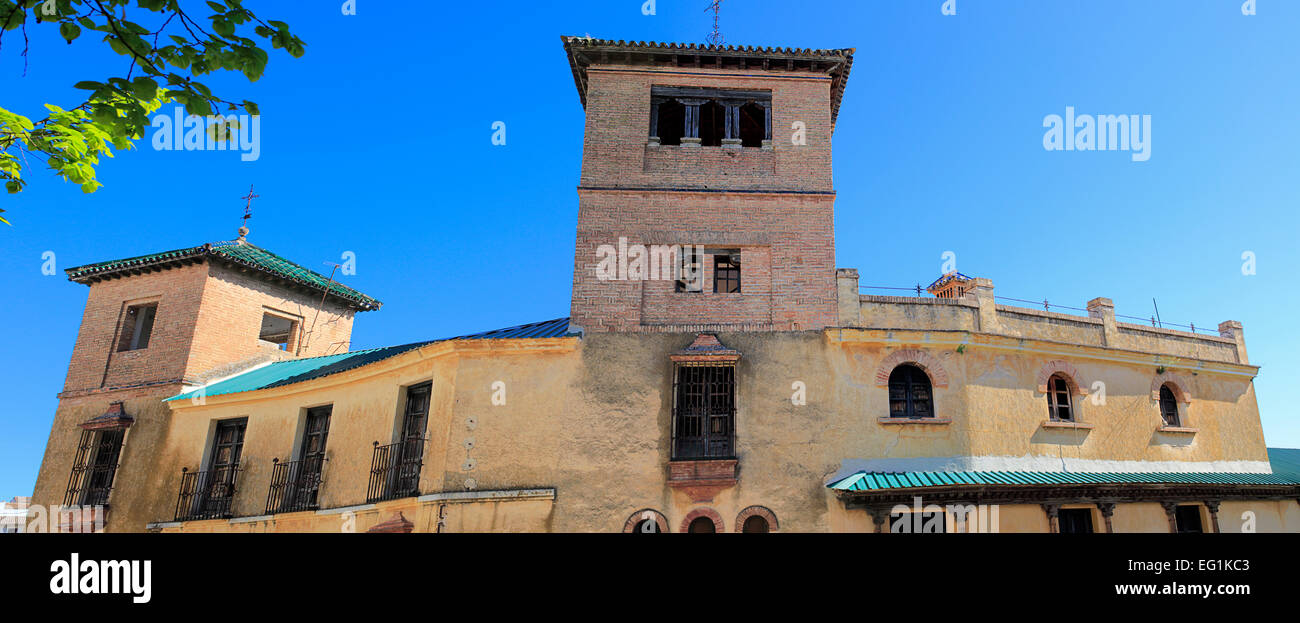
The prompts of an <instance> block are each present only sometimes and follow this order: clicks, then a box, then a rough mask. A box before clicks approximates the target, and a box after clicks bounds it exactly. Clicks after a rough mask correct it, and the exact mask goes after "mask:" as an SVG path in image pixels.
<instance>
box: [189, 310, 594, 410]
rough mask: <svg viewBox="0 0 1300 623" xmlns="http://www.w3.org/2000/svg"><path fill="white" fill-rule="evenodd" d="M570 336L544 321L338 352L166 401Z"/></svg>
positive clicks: (565, 327)
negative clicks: (409, 355)
mask: <svg viewBox="0 0 1300 623" xmlns="http://www.w3.org/2000/svg"><path fill="white" fill-rule="evenodd" d="M571 335H573V334H571V333H569V319H568V318H557V319H555V320H547V321H545V322H534V323H532V324H525V325H519V326H517V327H507V328H505V329H494V330H492V331H484V332H482V333H472V334H470V335H461V336H457V337H451V338H445V339H441V340H429V341H426V342H414V343H411V344H403V345H401V346H386V347H383V348H371V349H368V350H358V351H353V352H349V353H339V354H337V355H325V356H322V357H308V358H304V359H290V360H288V361H277V362H275V363H272V364H270V365H267V366H263V367H261V368H257V369H255V370H249V371H248V372H245V373H243V374H240V375H237V376H232V377H230V378H228V379H225V380H222V381H219V382H216V383H213V384H212V385H208V386H206V387H202V388H199V389H196V390H194V391H192V392H186V393H183V394H179V395H176V396H172V397H171V398H168V399H167V400H183V399H187V398H195V397H198V396H204V397H209V396H222V395H225V394H238V393H241V392H251V391H255V390H259V389H269V388H272V387H283V386H285V385H292V384H294V383H302V382H304V381H310V380H312V379H318V378H321V377H323V376H329V375H331V374H338V373H340V372H344V371H347V370H352V369H355V368H360V367H361V366H365V365H369V364H372V363H375V362H378V361H383V360H384V359H388V358H389V357H394V356H396V355H400V354H402V353H404V352H406V351H409V350H414V349H416V348H419V347H421V346H425V345H427V344H433V343H434V342H447V341H451V340H506V339H526V338H548V337H568V336H571Z"/></svg>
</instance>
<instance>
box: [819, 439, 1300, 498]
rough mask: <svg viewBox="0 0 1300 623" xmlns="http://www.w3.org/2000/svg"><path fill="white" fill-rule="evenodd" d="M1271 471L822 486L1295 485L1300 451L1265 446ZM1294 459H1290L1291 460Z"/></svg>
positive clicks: (930, 478)
mask: <svg viewBox="0 0 1300 623" xmlns="http://www.w3.org/2000/svg"><path fill="white" fill-rule="evenodd" d="M1269 457H1270V459H1271V460H1272V461H1273V465H1274V471H1273V473H1271V474H1263V473H1249V472H1028V471H987V472H981V471H944V472H858V473H856V474H852V475H850V476H847V477H845V478H841V479H839V480H836V481H834V482H831V483H830V484H827V485H826V486H827V487H828V488H830V489H835V490H838V491H880V490H886V489H916V488H924V487H934V486H953V485H958V486H960V485H980V484H1004V485H1023V486H1037V485H1057V484H1085V483H1092V484H1134V483H1148V484H1165V483H1168V484H1240V485H1300V450H1288V449H1282V448H1270V449H1269ZM1292 461H1295V462H1292Z"/></svg>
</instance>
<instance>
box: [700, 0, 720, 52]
mask: <svg viewBox="0 0 1300 623" xmlns="http://www.w3.org/2000/svg"><path fill="white" fill-rule="evenodd" d="M710 9H712V10H713V32H711V33H709V37H708V42H709V43H711V44H713V45H717V46H720V45H722V43H723V41H724V39H723V38H722V30H721V29H719V27H718V12H719V11H720V10H721V9H722V0H709V7H708V8H706V9H704V10H705V11H708V10H710Z"/></svg>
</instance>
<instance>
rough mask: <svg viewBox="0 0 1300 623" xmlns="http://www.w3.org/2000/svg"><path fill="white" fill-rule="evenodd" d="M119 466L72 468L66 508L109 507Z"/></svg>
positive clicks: (81, 466) (65, 503)
mask: <svg viewBox="0 0 1300 623" xmlns="http://www.w3.org/2000/svg"><path fill="white" fill-rule="evenodd" d="M116 473H117V465H116V464H113V465H79V466H76V467H73V468H72V476H71V477H70V478H69V479H68V492H67V494H66V495H64V496H63V505H64V506H108V493H109V491H111V490H112V489H113V475H114V474H116Z"/></svg>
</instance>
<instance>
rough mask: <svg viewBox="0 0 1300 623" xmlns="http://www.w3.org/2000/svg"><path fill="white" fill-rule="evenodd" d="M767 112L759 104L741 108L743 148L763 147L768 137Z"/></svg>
mask: <svg viewBox="0 0 1300 623" xmlns="http://www.w3.org/2000/svg"><path fill="white" fill-rule="evenodd" d="M766 117H767V112H766V111H765V110H763V107H762V106H759V105H758V104H745V105H744V106H741V107H740V145H741V147H762V146H763V139H764V138H766V136H767V121H766Z"/></svg>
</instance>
